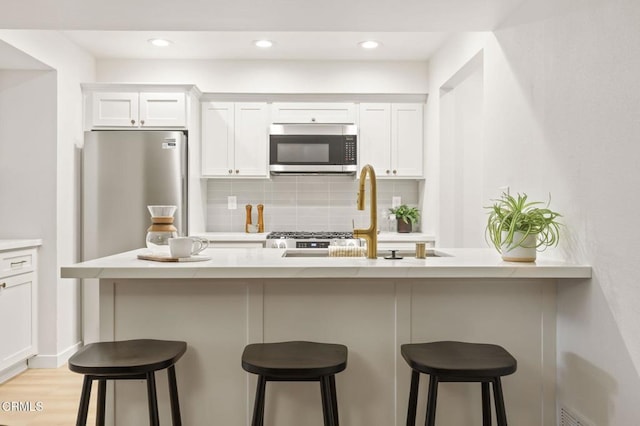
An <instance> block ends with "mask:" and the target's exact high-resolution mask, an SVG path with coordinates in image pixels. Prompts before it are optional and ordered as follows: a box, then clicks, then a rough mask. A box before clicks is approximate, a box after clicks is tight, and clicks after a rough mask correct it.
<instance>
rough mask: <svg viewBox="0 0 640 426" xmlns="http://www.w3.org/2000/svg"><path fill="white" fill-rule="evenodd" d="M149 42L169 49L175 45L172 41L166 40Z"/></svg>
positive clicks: (153, 39) (155, 39) (158, 39)
mask: <svg viewBox="0 0 640 426" xmlns="http://www.w3.org/2000/svg"><path fill="white" fill-rule="evenodd" d="M148 42H149V43H151V44H153V45H154V46H157V47H167V46H169V45H170V44H171V43H173V42H172V41H171V40H165V39H164V38H152V39H150V40H148Z"/></svg>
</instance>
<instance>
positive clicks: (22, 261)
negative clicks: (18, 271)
mask: <svg viewBox="0 0 640 426" xmlns="http://www.w3.org/2000/svg"><path fill="white" fill-rule="evenodd" d="M25 263H27V261H26V260H21V261H19V262H11V267H12V268H13V267H14V266H22V265H23V264H25Z"/></svg>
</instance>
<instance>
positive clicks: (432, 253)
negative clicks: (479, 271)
mask: <svg viewBox="0 0 640 426" xmlns="http://www.w3.org/2000/svg"><path fill="white" fill-rule="evenodd" d="M426 253H427V257H450V255H448V254H446V253H443V252H440V251H436V250H433V249H427V251H426ZM390 255H391V253H390V251H389V250H383V251H382V253H380V252H379V253H378V257H379V258H381V259H382V258H384V257H385V256H390ZM396 256H398V257H403V258H415V257H416V253H415V251H412V250H396ZM282 257H329V252H328V251H327V250H322V249H309V250H287V251H286V252H285V253H284V254H283V255H282ZM357 258H358V257H355V259H357Z"/></svg>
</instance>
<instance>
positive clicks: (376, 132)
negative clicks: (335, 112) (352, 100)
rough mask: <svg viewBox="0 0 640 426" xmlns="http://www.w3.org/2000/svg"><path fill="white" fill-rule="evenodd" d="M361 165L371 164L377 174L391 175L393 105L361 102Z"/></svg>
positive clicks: (359, 147) (359, 144)
mask: <svg viewBox="0 0 640 426" xmlns="http://www.w3.org/2000/svg"><path fill="white" fill-rule="evenodd" d="M359 128H360V130H359V139H358V150H359V152H360V161H359V164H360V167H362V166H364V165H365V164H371V165H372V166H373V168H374V169H375V171H376V176H380V177H384V176H391V105H390V104H373V103H365V104H360V125H359Z"/></svg>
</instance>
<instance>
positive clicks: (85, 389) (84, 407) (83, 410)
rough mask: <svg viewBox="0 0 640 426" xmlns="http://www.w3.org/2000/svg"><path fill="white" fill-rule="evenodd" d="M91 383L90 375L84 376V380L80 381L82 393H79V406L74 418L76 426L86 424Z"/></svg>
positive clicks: (84, 425)
mask: <svg viewBox="0 0 640 426" xmlns="http://www.w3.org/2000/svg"><path fill="white" fill-rule="evenodd" d="M91 383H92V379H91V377H89V376H84V380H83V382H82V393H81V394H80V406H79V407H78V418H77V419H76V426H86V424H87V414H88V413H89V398H90V397H91Z"/></svg>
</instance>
